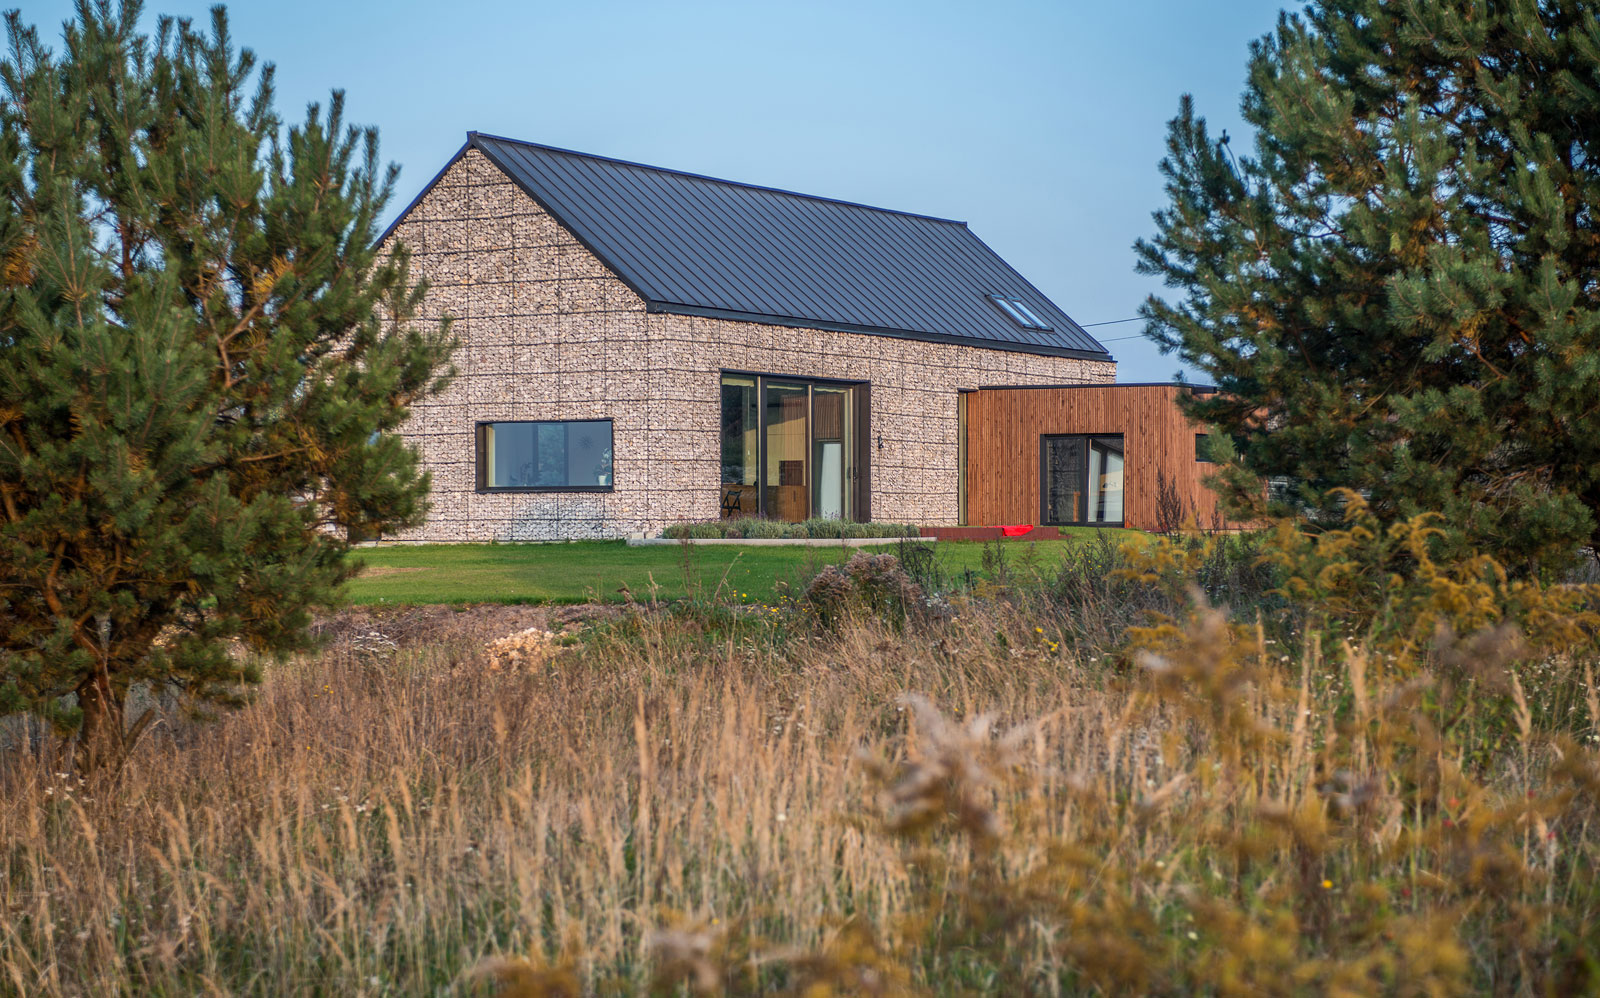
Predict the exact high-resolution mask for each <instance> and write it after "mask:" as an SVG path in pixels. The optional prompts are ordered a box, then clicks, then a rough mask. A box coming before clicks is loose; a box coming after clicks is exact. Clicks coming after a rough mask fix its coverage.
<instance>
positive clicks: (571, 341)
mask: <svg viewBox="0 0 1600 998" xmlns="http://www.w3.org/2000/svg"><path fill="white" fill-rule="evenodd" d="M392 238H394V239H398V240H399V241H401V242H403V243H405V244H406V245H407V246H408V247H409V248H410V249H411V251H412V253H413V262H412V270H413V274H414V275H415V276H425V277H426V278H427V279H428V281H429V282H430V285H431V287H430V290H429V292H428V295H427V297H426V300H425V304H424V310H423V318H424V319H427V320H437V319H438V318H439V317H441V316H444V315H451V316H454V318H455V326H454V329H455V332H456V334H457V336H458V337H459V338H460V340H461V349H460V350H459V351H458V352H457V354H456V357H455V364H456V368H457V370H458V371H459V377H458V378H457V379H456V381H455V382H454V383H453V385H452V386H451V387H450V389H449V390H448V391H447V392H446V393H445V394H443V395H441V396H439V397H438V398H435V399H431V400H429V401H428V402H425V403H424V404H422V405H419V406H417V407H416V409H415V410H414V411H413V413H412V416H411V419H410V421H409V422H408V423H407V424H406V426H405V429H404V433H405V435H406V436H407V438H408V439H410V440H411V441H412V442H413V443H414V444H415V445H416V446H417V447H418V448H419V450H420V452H421V454H422V459H423V462H424V464H425V465H426V467H427V468H428V470H429V471H431V472H432V473H433V496H432V511H431V512H430V514H429V516H428V520H427V522H426V523H425V524H424V525H423V526H421V527H419V528H416V529H414V530H410V531H407V532H405V533H404V534H401V535H399V536H397V537H395V538H391V539H392V540H400V541H488V540H502V541H524V540H574V539H584V538H601V537H622V536H628V535H630V534H636V533H643V534H646V535H653V534H656V533H659V532H660V531H661V530H662V529H663V528H664V527H666V526H667V525H668V524H671V523H677V522H681V521H684V520H708V519H714V518H715V517H716V516H717V515H718V512H719V506H718V503H719V497H720V492H719V481H720V477H721V471H720V457H719V454H720V444H719V441H718V431H719V424H720V405H721V391H720V378H721V372H722V371H723V370H741V371H760V372H766V373H771V374H782V375H792V376H796V377H823V378H843V379H849V380H860V381H870V382H871V384H872V396H871V397H872V411H871V427H870V432H871V434H872V436H873V438H874V446H873V450H872V456H873V466H872V471H871V476H872V477H871V481H872V515H873V518H874V519H877V520H891V521H903V522H915V523H924V524H952V523H954V522H955V521H956V515H957V513H956V493H957V487H956V393H957V389H958V388H976V387H978V386H979V385H993V384H1064V383H1078V382H1101V383H1110V382H1112V381H1114V380H1115V379H1116V365H1115V364H1114V363H1108V362H1103V361H1088V360H1075V359H1070V358H1062V357H1043V356H1038V355H1035V354H1027V353H1016V352H1011V351H1004V350H988V349H981V348H976V347H966V346H956V345H952V344H942V343H926V342H922V341H919V340H909V339H899V338H894V337H889V336H876V335H870V334H863V333H841V332H831V331H827V330H816V329H794V328H790V327H786V326H772V325H765V324H760V323H749V322H734V321H729V320H725V319H709V318H699V317H693V316H680V315H669V314H662V313H649V312H646V311H645V307H644V302H643V301H641V300H640V299H639V297H638V296H637V295H635V294H634V293H633V292H632V291H630V290H629V289H628V287H627V286H626V285H624V284H623V283H622V282H621V281H620V280H618V279H617V278H616V277H615V276H614V275H612V274H611V272H610V271H608V270H607V269H606V268H605V267H604V265H602V264H601V263H600V261H599V260H597V259H596V258H595V257H594V255H593V254H591V253H589V252H588V251H587V250H586V249H584V248H583V247H582V246H581V245H579V244H578V242H577V240H576V239H575V238H574V237H573V235H572V234H571V233H570V232H569V231H567V230H566V229H565V228H564V227H563V226H561V225H560V224H559V223H558V222H556V220H555V219H554V218H552V217H551V216H550V215H549V214H548V213H546V212H545V211H544V210H543V209H541V208H540V207H539V205H538V204H537V203H536V202H534V201H533V199H532V198H530V197H528V196H527V195H526V194H524V193H523V192H522V191H521V189H520V188H518V187H517V186H516V185H515V184H513V183H512V182H511V181H510V180H509V179H508V178H507V177H506V176H505V174H503V173H501V172H500V170H499V169H498V168H496V167H495V166H494V165H493V164H491V163H490V162H489V161H488V159H487V158H485V157H484V156H483V154H482V153H480V152H478V151H477V150H475V149H470V150H468V151H467V153H466V155H465V156H463V157H462V158H461V159H460V160H458V161H457V162H456V163H455V164H454V165H453V166H451V167H450V168H449V169H448V170H447V171H446V172H445V174H444V176H443V177H441V178H440V180H439V182H438V183H437V184H435V185H434V186H433V188H432V189H431V190H429V191H428V193H427V194H426V195H425V196H424V197H423V198H422V199H421V200H420V201H419V202H418V203H417V204H416V205H415V207H413V208H412V209H411V210H410V211H409V212H408V213H407V214H406V216H405V217H404V218H403V219H402V221H401V223H400V224H399V225H398V226H397V227H396V229H395V232H394V235H393V237H392ZM522 419H611V420H613V421H614V426H613V432H614V436H613V447H614V456H613V480H614V482H615V489H614V491H612V492H609V493H478V492H477V491H476V490H475V484H476V475H475V470H474V464H473V461H474V453H473V433H474V426H475V424H477V423H478V422H481V421H487V420H522ZM879 436H881V437H882V440H883V445H882V448H881V449H880V448H878V446H877V445H876V438H878V437H879Z"/></svg>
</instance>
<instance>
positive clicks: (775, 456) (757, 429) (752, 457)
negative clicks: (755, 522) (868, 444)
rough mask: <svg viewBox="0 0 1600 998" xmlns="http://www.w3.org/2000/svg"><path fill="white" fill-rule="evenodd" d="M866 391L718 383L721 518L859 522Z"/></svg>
mask: <svg viewBox="0 0 1600 998" xmlns="http://www.w3.org/2000/svg"><path fill="white" fill-rule="evenodd" d="M865 410H866V386H865V385H858V384H848V383H840V382H819V381H811V380H803V379H798V378H775V377H774V378H769V377H765V376H761V375H748V374H725V375H723V377H722V504H721V505H722V516H723V517H724V518H727V517H734V516H764V517H767V518H769V519H774V520H787V521H790V522H798V521H800V520H806V519H810V518H812V517H821V518H827V519H850V520H855V519H865V517H866V502H865V495H864V492H865V488H866V478H865V475H864V474H863V473H862V472H863V470H864V464H865V451H864V449H863V443H864V438H863V437H862V435H861V433H860V432H859V428H860V427H861V426H863V425H865V421H866V413H865Z"/></svg>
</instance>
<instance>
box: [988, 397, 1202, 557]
mask: <svg viewBox="0 0 1600 998" xmlns="http://www.w3.org/2000/svg"><path fill="white" fill-rule="evenodd" d="M1187 390H1188V389H1186V388H1183V387H1180V386H1178V385H1103V386H1101V385H1093V386H1091V385H1084V386H1073V387H1066V388H1003V389H989V390H980V391H976V392H971V393H968V395H967V522H968V523H971V524H974V525H980V526H981V525H990V524H1009V523H1038V522H1040V516H1041V508H1040V498H1041V493H1040V485H1041V483H1040V467H1039V447H1040V438H1041V437H1042V436H1044V435H1046V434H1067V433H1083V434H1120V435H1122V437H1123V445H1124V447H1125V457H1124V464H1123V474H1124V480H1123V516H1124V521H1123V522H1124V523H1125V524H1126V525H1127V526H1129V527H1136V528H1139V529H1144V530H1148V529H1152V528H1154V527H1155V526H1156V525H1157V511H1156V497H1157V493H1158V483H1159V480H1160V477H1161V476H1162V475H1165V476H1166V477H1167V478H1168V479H1169V480H1170V481H1172V482H1173V483H1174V484H1175V485H1176V487H1177V492H1178V495H1179V496H1180V497H1182V499H1183V501H1184V503H1185V505H1186V506H1187V507H1189V508H1190V509H1192V510H1193V511H1194V514H1195V516H1196V519H1197V520H1198V522H1199V523H1200V524H1201V525H1203V526H1210V525H1212V524H1213V523H1216V522H1218V515H1217V502H1216V496H1215V494H1213V493H1212V491H1211V490H1210V489H1208V488H1206V487H1205V486H1204V485H1203V484H1201V479H1202V478H1203V477H1204V476H1205V475H1207V474H1209V472H1210V470H1211V469H1212V467H1213V466H1212V465H1209V464H1202V463H1200V462H1197V461H1196V460H1195V434H1197V433H1201V432H1204V428H1203V427H1200V426H1197V425H1195V424H1193V423H1190V422H1189V420H1188V419H1187V418H1186V417H1185V416H1184V415H1183V413H1182V412H1181V411H1179V409H1178V396H1179V394H1180V393H1181V392H1185V391H1187Z"/></svg>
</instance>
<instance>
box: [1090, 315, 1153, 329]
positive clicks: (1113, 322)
mask: <svg viewBox="0 0 1600 998" xmlns="http://www.w3.org/2000/svg"><path fill="white" fill-rule="evenodd" d="M1143 319H1144V316H1142V315H1136V316H1134V317H1133V318H1131V319H1107V320H1106V321H1105V322H1085V323H1082V326H1083V328H1085V329H1088V328H1089V327H1090V326H1115V325H1116V324H1117V323H1119V322H1140V321H1142V320H1143Z"/></svg>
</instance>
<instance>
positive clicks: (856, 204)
mask: <svg viewBox="0 0 1600 998" xmlns="http://www.w3.org/2000/svg"><path fill="white" fill-rule="evenodd" d="M479 139H489V140H491V141H494V142H509V143H511V144H512V145H519V146H532V147H533V148H535V149H544V150H546V151H548V152H558V153H562V154H564V155H567V156H581V157H583V158H584V159H598V160H603V161H604V162H607V163H616V164H618V165H620V166H632V167H637V168H639V169H641V170H654V171H655V172H657V173H672V174H676V175H677V176H680V177H690V178H692V179H694V180H707V181H710V182H711V183H714V184H727V185H728V186H729V187H743V188H746V189H748V190H753V191H767V192H769V193H772V194H784V195H787V196H789V197H796V198H804V199H805V200H807V201H822V202H826V203H827V204H837V205H843V206H845V207H847V208H865V209H866V210H868V211H879V212H883V213H884V214H886V215H905V216H906V217H908V218H920V219H923V220H925V221H929V222H942V223H944V224H946V225H959V226H961V227H962V228H967V223H966V222H963V221H960V220H958V219H954V218H943V217H941V216H939V215H928V214H924V213H923V212H920V211H903V210H901V209H899V208H883V207H880V206H878V205H875V204H867V203H865V202H862V201H847V200H845V199H844V198H830V197H825V196H823V195H821V194H806V193H804V192H802V191H791V190H788V189H787V188H783V187H771V186H768V185H766V184H752V183H747V182H745V181H743V180H729V179H727V178H726V177H713V176H711V175H710V174H705V173H695V172H694V171H692V170H675V169H673V168H672V167H669V166H652V165H651V164H649V163H640V162H638V161H637V160H631V159H621V158H618V157H616V156H602V155H600V154H599V153H592V152H581V151H579V150H577V149H564V148H562V147H561V146H552V145H548V144H546V143H543V142H530V141H528V140H527V139H513V138H510V137H508V136H505V135H491V134H489V133H488V132H479V131H476V130H474V131H469V132H467V142H468V144H469V145H471V144H476V142H477V141H478V140H479Z"/></svg>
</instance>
